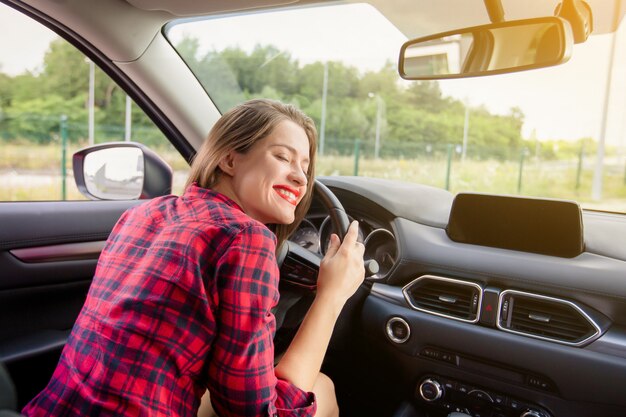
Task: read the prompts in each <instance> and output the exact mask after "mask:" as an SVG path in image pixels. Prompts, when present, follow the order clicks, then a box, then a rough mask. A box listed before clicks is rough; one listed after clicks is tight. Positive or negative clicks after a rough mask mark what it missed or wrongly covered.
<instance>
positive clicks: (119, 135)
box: [0, 4, 188, 201]
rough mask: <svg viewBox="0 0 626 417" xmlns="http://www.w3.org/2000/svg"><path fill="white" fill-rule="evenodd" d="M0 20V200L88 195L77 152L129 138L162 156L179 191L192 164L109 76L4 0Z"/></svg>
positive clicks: (79, 197)
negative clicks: (75, 169)
mask: <svg viewBox="0 0 626 417" xmlns="http://www.w3.org/2000/svg"><path fill="white" fill-rule="evenodd" d="M0 22H2V24H0V51H2V53H1V54H0V201H35V200H75V199H84V197H83V196H82V195H81V194H80V192H79V191H78V189H77V187H76V184H75V182H74V177H73V174H72V171H71V169H72V154H73V153H74V152H75V151H76V150H78V149H81V148H83V147H85V146H88V145H89V144H93V143H104V142H111V141H124V140H132V141H135V142H140V143H143V144H145V145H147V146H148V147H150V148H151V149H152V150H154V151H155V152H157V154H159V155H160V156H161V157H162V158H163V159H165V160H166V161H167V162H168V163H169V164H170V166H172V167H173V168H174V172H175V174H174V187H173V192H174V193H180V192H181V191H182V187H183V185H184V182H185V179H186V173H187V169H188V164H187V163H186V161H185V160H184V159H183V158H182V157H181V155H180V154H179V153H178V152H177V151H176V150H175V149H174V147H173V146H172V145H171V144H170V142H169V141H168V140H167V139H166V138H165V137H164V136H163V134H162V133H161V131H160V130H159V129H158V128H156V126H154V124H153V123H152V121H151V120H150V119H149V118H148V117H147V116H146V115H145V114H144V113H143V111H142V110H141V109H140V108H139V107H138V106H137V105H136V104H135V103H134V102H132V100H130V99H129V98H128V96H127V95H126V93H125V92H124V91H123V90H122V89H121V88H120V87H118V86H117V84H116V83H115V82H114V81H113V80H111V78H109V77H108V76H107V75H106V74H105V73H104V72H103V71H102V70H100V69H99V68H98V67H97V66H95V65H94V64H93V62H91V61H90V60H89V59H87V58H86V57H85V56H84V55H83V54H82V53H81V52H80V51H78V50H77V49H76V48H74V46H72V45H71V44H69V43H68V42H66V41H65V40H63V39H62V38H60V37H59V36H57V35H56V34H55V33H54V32H52V31H50V30H49V29H47V28H45V27H43V26H42V25H40V24H38V23H37V22H34V21H32V20H31V19H29V18H28V17H26V16H24V15H22V14H21V13H18V12H16V11H14V10H13V9H11V8H9V7H8V6H6V5H4V4H0ZM91 97H93V98H92V99H91ZM91 121H92V122H91ZM64 155H65V163H62V160H63V158H64Z"/></svg>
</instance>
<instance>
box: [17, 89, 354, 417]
mask: <svg viewBox="0 0 626 417" xmlns="http://www.w3.org/2000/svg"><path fill="white" fill-rule="evenodd" d="M315 135H316V132H315V127H314V126H313V123H312V121H311V119H310V118H308V117H307V116H306V115H304V114H303V113H302V112H301V111H299V110H297V109H296V108H295V107H293V106H291V105H284V104H282V103H279V102H275V101H270V100H252V101H249V102H245V103H242V104H240V105H239V106H237V107H235V108H233V109H232V110H230V111H229V112H226V113H225V114H224V115H223V116H222V117H221V118H220V120H218V122H217V123H216V124H215V127H214V128H213V129H212V130H211V132H210V133H209V136H208V138H207V141H206V143H205V145H204V146H203V147H202V149H201V150H200V151H199V152H198V157H197V158H196V160H195V161H194V163H193V165H192V170H191V176H190V178H189V186H188V187H187V189H186V190H185V193H184V194H183V195H182V196H181V197H175V196H165V197H161V198H155V199H153V200H151V201H150V202H148V203H146V204H142V205H139V206H137V207H135V208H133V209H130V210H128V211H126V212H125V213H124V214H123V215H122V217H121V219H120V220H119V221H118V223H117V224H116V226H115V227H114V229H113V231H112V233H111V235H110V236H109V239H108V240H107V244H106V246H105V248H104V250H103V252H102V254H101V256H100V258H99V261H98V268H97V270H96V273H95V277H94V279H93V282H92V284H91V289H90V292H89V295H88V297H87V300H86V302H85V307H84V308H83V310H82V312H81V314H80V315H79V317H78V319H77V321H76V324H75V326H74V328H73V330H72V333H71V334H70V336H69V340H68V342H67V346H66V348H65V349H64V351H63V354H62V355H61V359H60V361H59V365H58V366H57V368H56V370H55V372H54V375H53V376H52V380H51V381H50V383H49V384H48V386H47V388H46V389H44V391H42V392H41V393H40V394H39V395H38V396H37V397H36V398H35V399H34V400H33V401H31V402H30V403H29V404H28V405H27V406H26V407H25V409H24V413H25V414H26V415H28V416H40V415H95V414H105V415H106V414H111V415H112V414H120V413H122V414H126V415H148V414H150V415H152V414H154V415H180V416H192V415H193V416H195V415H196V414H197V411H198V407H199V405H200V396H201V395H202V393H203V392H204V390H205V385H206V386H207V387H208V389H209V391H210V393H211V402H212V404H213V407H215V409H216V411H217V412H218V413H219V414H220V415H224V416H226V415H230V416H243V415H251V414H252V415H261V414H269V415H275V414H276V413H277V410H280V412H281V414H282V415H294V416H295V415H298V416H302V415H306V416H313V415H318V416H329V417H330V416H336V415H337V414H338V408H337V400H336V398H335V394H334V391H333V386H332V382H331V381H330V379H328V377H326V376H325V375H323V374H321V373H320V367H321V364H322V360H323V357H324V352H325V351H326V348H327V346H328V343H329V339H330V336H331V333H332V330H333V327H334V325H335V321H336V320H337V317H338V315H339V312H340V311H341V309H342V308H343V305H344V304H345V302H346V300H347V299H348V298H349V297H350V296H352V294H353V293H354V292H355V291H356V289H357V287H358V286H359V285H360V284H361V282H362V281H363V276H364V269H363V261H362V257H363V245H361V244H358V243H357V242H356V235H357V225H356V222H355V223H354V224H353V225H352V226H351V227H350V230H349V231H348V233H347V235H346V237H345V239H344V243H343V244H341V247H340V242H339V238H338V237H337V236H336V235H335V236H334V237H333V239H332V243H331V248H330V249H329V251H328V254H327V256H326V258H325V259H324V261H322V265H321V267H320V271H319V278H318V280H317V288H318V297H316V300H315V302H313V304H312V306H311V309H310V311H309V313H308V314H307V317H306V318H305V319H304V322H303V324H302V326H301V327H300V329H299V331H298V333H297V335H296V336H295V338H294V340H293V342H292V344H291V345H290V346H289V348H288V349H287V350H286V351H285V353H284V355H283V358H282V360H281V362H280V363H279V364H278V366H277V367H276V370H275V371H274V347H273V341H272V338H273V335H274V331H275V326H276V323H275V320H274V316H273V315H272V313H271V310H272V309H273V308H274V307H275V306H276V304H277V302H278V299H279V295H278V277H279V273H278V266H277V263H276V259H275V249H276V246H275V244H276V236H275V235H274V234H272V232H270V230H269V229H268V228H267V226H269V225H275V227H277V228H280V227H287V228H295V227H297V226H298V224H299V223H300V221H301V220H302V217H303V216H304V214H305V213H306V212H307V210H308V208H309V207H308V206H309V203H310V194H311V189H312V186H313V164H314V161H315V160H314V158H315ZM133 165H136V162H135V163H134V164H133ZM305 197H306V198H305ZM298 209H300V215H299V217H298V215H297V214H296V213H297V211H298ZM277 234H278V236H279V237H280V229H278V231H277ZM281 243H282V242H281ZM339 277H341V279H338V278H339ZM181 323H184V325H182V326H181ZM245 335H247V336H245ZM181 341H184V342H183V343H181ZM105 346H106V349H105ZM116 363H123V364H124V365H123V369H119V368H118V367H117V366H115V364H116ZM179 369H184V370H186V371H180V372H183V373H184V377H180V376H179V374H180V372H179V371H177V370H179ZM207 370H208V375H205V372H206V371H207ZM146 375H149V376H146ZM241 393H243V394H241ZM241 395H244V396H245V398H246V400H245V401H240V400H237V398H239V397H240V396H241ZM172 397H173V398H172ZM164 399H168V400H164ZM76 410H80V412H77V411H76ZM121 410H122V411H121Z"/></svg>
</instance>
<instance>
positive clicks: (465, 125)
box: [461, 100, 470, 161]
mask: <svg viewBox="0 0 626 417" xmlns="http://www.w3.org/2000/svg"><path fill="white" fill-rule="evenodd" d="M469 115H470V108H469V101H468V100H465V122H464V123H463V153H462V154H461V161H465V155H466V154H467V134H468V132H469Z"/></svg>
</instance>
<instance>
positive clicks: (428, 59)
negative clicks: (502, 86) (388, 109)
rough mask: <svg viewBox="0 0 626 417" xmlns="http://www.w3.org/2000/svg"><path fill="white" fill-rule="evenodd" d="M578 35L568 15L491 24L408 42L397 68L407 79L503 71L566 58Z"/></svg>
mask: <svg viewBox="0 0 626 417" xmlns="http://www.w3.org/2000/svg"><path fill="white" fill-rule="evenodd" d="M573 44H574V38H573V35H572V30H571V27H570V25H569V23H567V21H565V20H564V19H561V18H559V17H552V16H548V17H540V18H536V19H526V20H514V21H510V22H500V23H493V24H489V25H483V26H475V27H471V28H464V29H458V30H453V31H450V32H445V33H439V34H437V35H432V36H428V37H425V38H419V39H413V40H410V41H407V42H405V43H404V45H402V48H401V49H400V59H399V62H398V71H399V73H400V76H401V77H402V78H404V79H405V80H433V79H447V78H461V77H476V76H481V75H491V74H503V73H508V72H516V71H524V70H529V69H534V68H542V67H548V66H552V65H558V64H561V63H564V62H567V61H568V60H569V58H570V56H571V54H572V46H573Z"/></svg>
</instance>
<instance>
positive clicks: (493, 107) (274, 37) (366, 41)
mask: <svg viewBox="0 0 626 417" xmlns="http://www.w3.org/2000/svg"><path fill="white" fill-rule="evenodd" d="M0 7H1V8H0V28H2V29H0V30H1V31H7V32H5V33H11V36H0V51H2V54H0V71H2V72H5V73H7V74H9V75H16V74H19V73H21V72H23V71H25V70H31V71H37V69H38V68H40V66H41V62H42V60H43V55H44V53H45V51H46V49H47V47H48V44H49V43H50V41H51V40H52V39H54V38H56V35H55V34H54V33H52V32H50V31H48V30H47V29H45V28H42V27H41V26H40V25H38V24H37V23H35V22H31V23H30V24H29V22H28V19H27V18H25V17H22V16H21V15H19V14H18V13H17V12H15V11H13V10H11V9H9V8H8V7H7V6H5V5H0ZM342 7H344V8H345V9H344V11H343V15H344V16H349V17H350V18H343V19H338V18H337V16H338V14H337V12H334V14H333V16H330V15H329V14H328V12H327V10H326V8H324V7H319V8H314V9H309V10H307V11H306V14H305V13H303V12H298V11H292V12H289V13H285V14H281V13H279V14H275V15H274V16H272V15H270V14H261V15H262V16H260V14H254V15H250V16H247V17H239V18H237V19H239V20H237V21H236V22H235V23H236V29H237V30H233V21H227V20H218V19H214V20H210V21H207V22H206V23H203V22H199V23H192V24H187V25H185V26H175V27H174V29H172V31H171V32H170V36H171V38H172V40H173V41H174V43H175V42H176V41H177V40H179V39H181V38H182V36H184V35H192V36H198V37H200V35H201V38H202V39H203V42H204V43H203V44H202V48H203V50H204V51H208V50H211V49H215V50H221V49H223V48H225V47H228V46H239V47H241V48H243V49H245V50H251V49H252V48H253V47H254V46H255V45H256V44H257V43H259V42H260V43H263V44H270V43H271V44H274V45H275V46H277V47H278V48H279V49H281V50H289V51H290V52H291V54H292V57H294V58H297V59H299V61H300V63H301V64H306V63H309V62H313V61H317V60H321V61H325V60H339V61H343V62H344V63H345V64H347V65H352V66H356V67H357V68H359V70H360V71H361V72H363V71H366V70H378V69H380V68H381V66H382V65H383V64H384V62H385V61H392V62H394V63H395V62H396V61H397V53H398V50H399V46H400V45H401V44H402V42H404V41H405V40H406V37H404V35H402V34H401V33H400V32H399V31H398V30H397V29H396V28H395V27H393V26H392V25H391V24H390V23H389V22H388V21H386V20H385V19H384V17H382V16H381V15H379V14H378V12H376V11H375V9H373V8H371V7H369V6H362V5H348V6H342ZM357 15H358V19H356V18H354V17H355V16H357ZM260 17H262V19H260ZM346 21H349V22H357V21H358V22H362V23H363V26H362V27H354V26H348V27H346V25H345V22H346ZM623 26H624V25H622V28H621V29H620V30H619V31H618V33H617V36H616V54H615V65H614V70H613V78H612V94H611V95H610V111H609V117H608V123H607V129H606V141H607V143H609V144H616V145H626V143H625V142H626V141H625V140H624V136H625V135H626V122H624V120H626V36H625V34H624V32H625V30H624V28H623ZM0 35H1V33H0ZM611 38H612V35H599V36H592V37H591V38H590V39H589V40H588V41H587V42H585V43H584V44H581V45H576V46H575V49H574V52H573V56H572V59H571V60H570V62H568V63H567V64H565V65H562V66H557V67H553V68H546V69H541V70H533V71H525V72H520V73H517V74H507V75H500V76H489V77H478V78H472V79H463V80H448V81H441V82H440V86H441V88H442V91H443V92H444V94H445V95H450V96H453V97H455V98H457V99H459V100H463V101H465V102H467V103H469V105H470V106H478V105H484V106H485V107H487V108H488V109H489V110H490V111H492V112H494V113H499V114H506V113H508V112H509V111H510V108H511V107H513V106H517V107H520V108H521V109H522V111H523V112H524V114H525V124H524V127H523V131H522V134H523V136H524V137H526V138H537V139H539V140H543V139H566V140H576V139H579V138H581V137H593V138H595V139H598V138H599V136H600V133H601V130H602V114H603V112H602V109H603V105H604V100H605V91H606V74H607V72H608V62H609V58H610V45H611ZM224 39H228V40H229V43H228V44H226V43H224V42H223V40H224ZM16 40H19V42H16ZM303 51H304V52H305V53H306V54H303V53H302V52H303ZM7 57H11V60H7ZM330 76H331V77H332V74H330ZM470 132H471V115H470Z"/></svg>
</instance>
